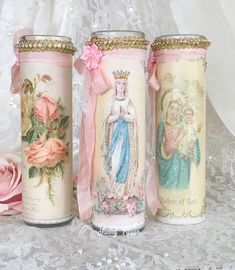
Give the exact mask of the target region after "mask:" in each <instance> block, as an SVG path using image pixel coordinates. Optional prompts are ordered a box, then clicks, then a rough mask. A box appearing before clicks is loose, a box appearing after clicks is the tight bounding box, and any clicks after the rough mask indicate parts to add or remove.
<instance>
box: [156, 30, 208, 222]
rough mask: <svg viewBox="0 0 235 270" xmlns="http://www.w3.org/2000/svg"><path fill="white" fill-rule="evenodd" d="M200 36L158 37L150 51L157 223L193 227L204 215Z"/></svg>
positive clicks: (203, 57)
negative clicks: (153, 85) (153, 77)
mask: <svg viewBox="0 0 235 270" xmlns="http://www.w3.org/2000/svg"><path fill="white" fill-rule="evenodd" d="M209 45H210V43H209V42H208V40H207V39H206V38H205V37H203V36H199V35H176V36H162V37H158V38H157V39H156V40H155V41H154V42H153V44H152V45H151V47H152V59H153V61H155V64H156V76H157V79H158V82H159V86H160V90H159V91H158V93H157V99H156V129H157V131H156V133H157V139H156V159H157V164H158V175H159V185H158V195H159V199H160V202H161V204H162V209H160V210H159V211H158V215H157V220H159V221H162V222H165V223H171V224H193V223H198V222H201V221H202V220H204V215H205V130H206V122H205V116H206V108H205V101H206V85H205V73H206V51H207V48H208V46H209Z"/></svg>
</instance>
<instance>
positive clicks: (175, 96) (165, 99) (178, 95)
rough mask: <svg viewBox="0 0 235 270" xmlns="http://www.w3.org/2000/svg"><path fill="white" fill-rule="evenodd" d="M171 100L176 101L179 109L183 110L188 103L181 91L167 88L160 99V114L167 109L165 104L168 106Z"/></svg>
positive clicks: (186, 97) (185, 95)
mask: <svg viewBox="0 0 235 270" xmlns="http://www.w3.org/2000/svg"><path fill="white" fill-rule="evenodd" d="M171 100H178V101H179V103H180V106H181V108H183V107H184V106H185V105H186V104H187V103H188V100H189V97H188V96H187V94H186V93H185V92H184V91H183V90H180V89H177V88H169V89H168V90H166V91H165V92H164V94H163V96H162V98H161V110H162V112H163V111H164V109H166V108H167V107H168V106H166V104H169V102H170V101H171Z"/></svg>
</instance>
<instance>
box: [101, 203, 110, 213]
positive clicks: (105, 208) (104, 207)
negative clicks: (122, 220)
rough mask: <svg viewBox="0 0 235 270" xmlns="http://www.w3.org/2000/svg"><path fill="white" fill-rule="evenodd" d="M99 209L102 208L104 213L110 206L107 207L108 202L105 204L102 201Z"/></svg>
mask: <svg viewBox="0 0 235 270" xmlns="http://www.w3.org/2000/svg"><path fill="white" fill-rule="evenodd" d="M101 209H102V210H103V211H104V212H105V213H107V212H108V211H109V210H110V208H109V206H108V204H107V203H106V202H102V204H101Z"/></svg>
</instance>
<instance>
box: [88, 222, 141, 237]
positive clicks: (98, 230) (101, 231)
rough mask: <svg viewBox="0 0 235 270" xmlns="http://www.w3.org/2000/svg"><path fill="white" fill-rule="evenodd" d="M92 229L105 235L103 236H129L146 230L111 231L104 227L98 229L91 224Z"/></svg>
mask: <svg viewBox="0 0 235 270" xmlns="http://www.w3.org/2000/svg"><path fill="white" fill-rule="evenodd" d="M91 225H92V228H93V229H94V230H95V231H97V232H99V233H101V234H103V235H113V236H114V235H129V234H133V233H139V232H142V231H143V230H144V226H143V227H140V228H133V229H131V230H113V229H109V228H104V227H102V228H101V227H97V226H95V225H94V224H93V223H92V224H91Z"/></svg>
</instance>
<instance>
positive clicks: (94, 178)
mask: <svg viewBox="0 0 235 270" xmlns="http://www.w3.org/2000/svg"><path fill="white" fill-rule="evenodd" d="M147 44H148V41H146V40H145V37H144V34H143V33H142V32H136V31H100V32H94V33H92V35H91V39H90V40H89V41H88V42H87V43H86V46H85V47H84V51H83V54H82V55H81V57H80V58H79V59H78V60H77V61H76V62H75V67H76V68H77V70H78V71H79V72H80V73H82V74H86V77H85V106H84V113H83V118H82V123H81V131H80V141H79V144H80V150H79V153H80V155H79V172H78V177H77V183H78V184H77V198H78V206H79V213H80V218H81V219H86V218H91V223H92V226H93V228H94V229H96V230H98V231H100V232H101V233H104V234H105V233H107V234H125V233H127V232H131V231H139V230H142V229H143V227H144V224H145V175H144V166H145V91H146V76H145V59H146V49H147Z"/></svg>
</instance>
